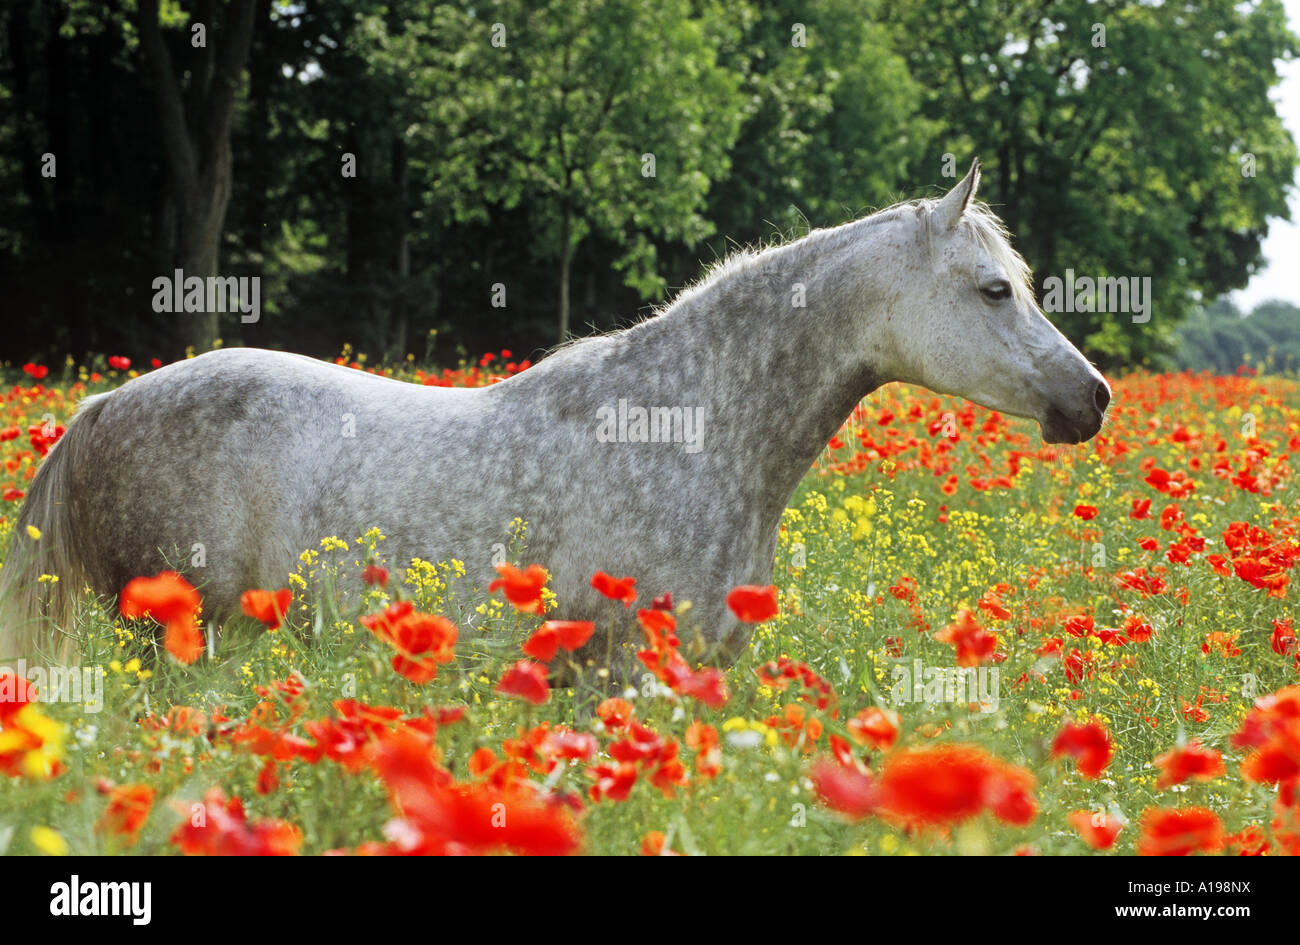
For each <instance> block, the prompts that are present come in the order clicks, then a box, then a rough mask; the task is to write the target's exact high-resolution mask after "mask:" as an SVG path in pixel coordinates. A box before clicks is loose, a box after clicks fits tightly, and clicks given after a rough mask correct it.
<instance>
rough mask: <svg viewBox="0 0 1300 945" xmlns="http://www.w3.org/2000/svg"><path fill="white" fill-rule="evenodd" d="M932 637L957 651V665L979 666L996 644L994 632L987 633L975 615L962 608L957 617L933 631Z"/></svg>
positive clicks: (991, 653) (996, 637) (996, 639)
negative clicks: (948, 644) (950, 645)
mask: <svg viewBox="0 0 1300 945" xmlns="http://www.w3.org/2000/svg"><path fill="white" fill-rule="evenodd" d="M934 638H935V639H936V640H938V641H939V642H940V643H950V644H952V646H953V648H954V649H956V651H957V665H958V666H979V665H981V664H982V663H983V662H984V661H985V660H987V659H988V658H989V657H990V656H992V655H993V651H994V650H995V649H996V648H997V645H998V636H997V634H996V633H989V632H988V631H987V630H985V629H984V628H983V627H981V626H980V624H979V621H978V620H976V619H975V615H974V614H972V613H971V612H970V611H969V610H963V611H962V612H961V613H959V614H958V615H957V619H956V620H955V621H953V622H952V623H950V624H949V625H948V626H946V627H944V628H943V629H942V630H940V631H938V632H937V633H935V635H934Z"/></svg>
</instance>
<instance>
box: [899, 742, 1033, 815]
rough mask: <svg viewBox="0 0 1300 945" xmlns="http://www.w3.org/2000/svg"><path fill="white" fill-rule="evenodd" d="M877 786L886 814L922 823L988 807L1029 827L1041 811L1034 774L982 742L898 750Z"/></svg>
mask: <svg viewBox="0 0 1300 945" xmlns="http://www.w3.org/2000/svg"><path fill="white" fill-rule="evenodd" d="M877 787H878V790H879V794H878V809H879V811H880V812H881V813H883V814H884V815H886V816H888V817H891V818H895V819H900V820H902V821H904V822H906V823H912V824H918V825H921V826H926V825H930V826H935V825H947V824H956V823H960V822H962V821H964V820H966V819H968V818H970V817H973V816H975V815H976V814H978V813H979V812H981V811H983V810H987V811H989V812H990V813H992V814H993V815H994V816H995V817H997V818H998V819H999V820H1002V821H1004V822H1005V823H1009V824H1014V825H1017V826H1024V825H1025V824H1028V823H1029V822H1030V821H1032V820H1033V819H1034V817H1035V816H1036V815H1037V813H1038V805H1037V803H1036V801H1035V800H1034V796H1033V787H1034V776H1033V775H1032V774H1031V773H1030V772H1029V771H1027V770H1025V769H1024V768H1021V767H1018V766H1016V765H1009V764H1006V763H1005V762H1002V761H1000V760H999V759H998V758H996V757H994V756H993V755H990V754H989V753H988V752H986V751H985V750H984V749H982V748H980V747H979V746H976V745H941V746H939V747H937V748H915V749H909V750H907V751H898V752H894V753H893V754H891V755H889V756H888V757H887V758H886V760H885V763H884V765H883V767H882V768H881V770H880V775H879V778H878V781H877Z"/></svg>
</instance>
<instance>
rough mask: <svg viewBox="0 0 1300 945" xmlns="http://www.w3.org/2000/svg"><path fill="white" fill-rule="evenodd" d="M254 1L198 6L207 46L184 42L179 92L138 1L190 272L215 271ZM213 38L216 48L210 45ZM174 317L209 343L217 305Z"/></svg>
mask: <svg viewBox="0 0 1300 945" xmlns="http://www.w3.org/2000/svg"><path fill="white" fill-rule="evenodd" d="M256 8H257V2H256V0H232V2H231V3H230V4H229V5H228V6H227V7H226V10H225V15H224V16H223V17H222V20H221V23H220V24H218V23H216V22H214V20H215V4H212V3H205V4H204V5H203V11H204V12H203V14H202V15H203V16H204V19H202V20H199V21H198V22H203V25H204V26H205V27H206V28H207V42H208V46H207V47H206V48H200V49H193V48H192V47H191V46H190V45H189V43H188V42H187V43H186V48H187V50H189V51H191V52H193V54H194V55H193V56H192V57H189V58H188V59H187V62H186V63H184V64H183V65H188V66H189V68H186V69H183V70H182V71H184V72H190V73H191V74H192V78H191V81H190V83H189V85H188V86H187V87H186V89H185V91H184V92H182V90H181V83H180V80H179V79H178V78H177V76H176V72H175V70H174V68H173V66H172V57H171V53H170V52H169V51H168V48H167V43H166V41H165V40H164V39H163V35H162V30H161V29H160V28H159V25H158V0H139V2H138V3H137V5H136V10H137V16H136V25H137V28H138V29H139V32H140V45H141V47H142V48H143V50H144V54H145V57H146V58H147V59H148V62H149V65H150V66H151V68H152V72H153V80H154V94H155V95H156V97H157V100H158V114H159V124H160V126H161V131H162V140H163V153H164V156H165V159H166V163H167V171H168V174H167V180H168V188H169V190H170V194H171V198H172V203H173V206H174V208H175V212H176V221H177V229H178V231H179V240H178V242H179V244H180V245H179V253H178V257H179V258H178V259H177V263H178V264H179V265H180V268H181V269H182V270H183V271H184V274H185V278H187V279H188V278H190V277H191V276H198V277H199V278H208V277H210V276H215V275H217V264H218V261H219V252H220V246H221V233H222V230H223V229H224V227H225V222H226V208H227V206H228V205H229V203H230V187H231V153H230V123H231V118H232V115H233V114H234V108H235V99H236V97H237V95H238V92H239V86H240V84H241V81H242V77H243V73H244V66H245V65H246V63H247V62H248V52H249V48H250V46H251V45H252V40H253V20H254V13H255V11H256ZM187 38H188V36H187ZM218 40H220V46H219V47H217V46H215V45H214V44H216V43H217V42H218ZM190 60H192V61H190ZM187 98H188V99H189V101H186V99H187ZM167 275H171V274H170V273H167ZM175 317H176V318H177V319H179V320H180V321H179V325H178V328H179V331H178V333H177V334H178V335H179V337H180V339H181V340H182V341H183V342H184V343H185V344H186V345H187V346H189V347H193V348H194V349H195V350H196V351H206V350H207V349H209V348H211V347H212V346H213V343H214V342H215V341H216V339H217V337H218V327H219V319H218V313H217V312H205V313H202V314H199V313H190V314H185V313H175Z"/></svg>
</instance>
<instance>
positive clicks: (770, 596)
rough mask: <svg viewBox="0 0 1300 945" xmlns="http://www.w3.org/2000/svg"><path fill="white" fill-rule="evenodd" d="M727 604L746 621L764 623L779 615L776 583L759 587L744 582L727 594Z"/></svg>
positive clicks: (740, 618)
mask: <svg viewBox="0 0 1300 945" xmlns="http://www.w3.org/2000/svg"><path fill="white" fill-rule="evenodd" d="M727 606H728V607H729V608H731V612H732V613H733V614H735V615H736V619H737V620H740V621H743V622H744V623H762V622H763V621H764V620H770V619H772V618H773V617H775V616H776V615H777V613H778V612H779V608H778V607H777V603H776V585H774V584H772V585H768V586H767V587H758V586H757V585H754V584H742V585H741V586H740V587H736V588H733V589H732V591H731V593H730V594H728V595H727Z"/></svg>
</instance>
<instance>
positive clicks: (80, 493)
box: [71, 349, 471, 615]
mask: <svg viewBox="0 0 1300 945" xmlns="http://www.w3.org/2000/svg"><path fill="white" fill-rule="evenodd" d="M465 393H471V392H464V391H460V392H453V391H448V390H443V389H437V390H435V389H433V388H422V387H419V386H417V385H413V384H407V383H403V382H401V381H395V380H392V379H389V378H383V377H378V376H375V375H372V374H368V373H365V372H362V371H357V370H354V369H351V368H345V367H341V366H338V365H333V364H327V363H325V362H321V361H317V360H314V359H312V358H307V357H303V356H300V355H293V354H285V353H281V352H273V351H263V350H259V349H228V350H223V351H216V352H211V353H209V354H205V355H202V356H200V357H197V358H193V359H190V360H188V361H182V362H178V363H177V364H174V365H169V366H168V367H166V368H162V369H160V370H158V371H155V372H153V373H151V374H147V375H144V376H142V377H140V378H137V379H136V380H134V381H132V382H130V383H128V384H126V385H124V386H122V387H121V388H118V389H117V390H115V391H113V392H111V393H109V394H106V395H103V399H102V404H101V405H100V406H99V408H98V410H97V416H96V418H95V426H94V428H93V430H92V431H91V435H92V437H93V441H92V449H93V453H94V456H95V463H94V465H93V467H91V466H88V467H87V468H83V469H78V470H74V471H73V481H72V482H73V488H72V490H71V497H72V498H71V501H72V503H73V505H74V508H73V514H74V515H75V517H76V519H77V521H78V522H79V530H80V532H81V534H82V535H83V536H84V540H85V543H86V545H87V547H86V549H85V554H86V556H87V558H88V559H89V560H88V561H87V564H88V567H87V574H88V577H89V578H90V580H91V583H92V586H93V587H94V588H95V590H96V591H98V592H100V593H104V594H111V593H116V592H117V591H118V590H120V589H121V587H122V585H123V584H124V583H125V582H126V581H128V580H130V579H131V578H132V577H135V576H137V575H140V574H152V573H155V572H156V571H157V570H159V568H160V567H163V566H172V567H177V568H180V569H187V568H190V567H192V568H193V569H194V578H195V580H196V582H199V583H203V582H205V581H206V587H205V588H204V593H205V599H206V600H207V601H208V603H209V605H210V612H213V613H216V614H218V615H219V614H221V613H223V612H228V611H230V610H232V609H233V608H234V607H235V606H237V600H238V594H239V592H240V591H241V590H242V589H246V588H249V587H257V586H263V585H264V584H265V583H267V582H279V583H282V582H283V581H284V579H285V578H286V577H287V573H288V572H289V571H290V570H292V567H293V563H294V561H295V560H296V558H297V556H298V554H299V553H300V552H301V551H303V549H304V548H305V547H307V546H308V545H309V544H314V543H315V542H316V541H317V540H319V538H320V537H322V536H321V535H319V534H317V533H318V532H324V533H327V534H328V533H333V532H334V531H335V530H336V529H337V530H340V531H348V530H352V531H355V530H356V529H358V528H360V527H361V526H363V525H364V524H366V523H367V521H368V520H369V519H371V518H374V517H375V514H376V510H375V509H374V508H373V507H372V508H366V507H365V505H366V502H365V501H364V499H363V498H361V497H365V496H370V497H371V499H372V500H375V499H376V498H377V497H376V496H375V494H374V486H375V484H376V483H377V482H379V481H380V480H382V478H383V476H384V471H383V467H384V465H385V460H387V463H386V465H387V466H388V469H389V472H390V474H391V472H392V471H393V470H394V469H395V468H396V466H397V463H396V457H395V456H393V455H392V451H393V450H394V448H395V447H394V442H393V437H394V435H399V436H400V434H401V432H402V428H403V427H405V426H408V425H410V424H412V423H414V422H416V421H415V418H416V417H417V416H419V415H421V414H437V413H440V412H445V413H454V412H455V411H456V409H457V407H456V404H458V403H460V402H462V401H463V400H464V398H463V397H462V396H458V395H463V394H465ZM448 395H450V396H448ZM430 406H432V407H433V409H432V410H428V409H422V408H427V407H430ZM439 408H442V409H441V410H440V409H439ZM354 520H355V521H354ZM341 537H344V538H348V537H356V536H355V534H353V535H351V536H349V535H347V534H342V535H341ZM277 586H278V583H277Z"/></svg>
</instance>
